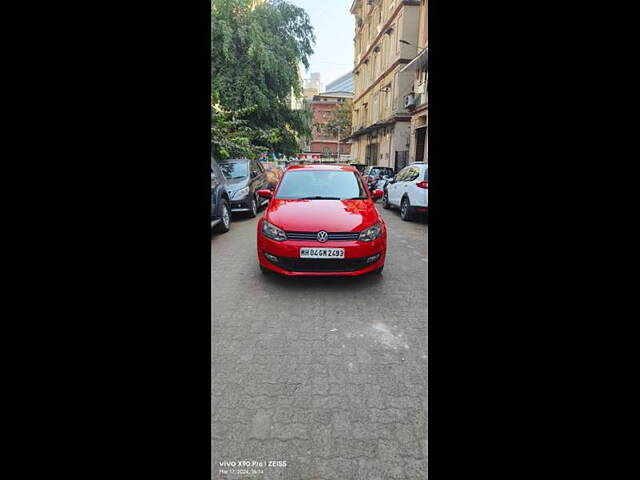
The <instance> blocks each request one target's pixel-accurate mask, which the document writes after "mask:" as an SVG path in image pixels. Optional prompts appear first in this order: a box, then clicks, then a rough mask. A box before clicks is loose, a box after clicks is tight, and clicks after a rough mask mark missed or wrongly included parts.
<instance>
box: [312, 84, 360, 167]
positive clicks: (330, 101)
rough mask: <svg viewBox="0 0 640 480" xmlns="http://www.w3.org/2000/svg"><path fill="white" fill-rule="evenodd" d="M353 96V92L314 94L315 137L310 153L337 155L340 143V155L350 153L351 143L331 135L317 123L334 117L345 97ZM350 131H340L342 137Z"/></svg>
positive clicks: (320, 123)
mask: <svg viewBox="0 0 640 480" xmlns="http://www.w3.org/2000/svg"><path fill="white" fill-rule="evenodd" d="M347 98H353V93H352V92H324V93H320V94H318V95H314V97H313V99H312V101H311V109H312V111H313V124H314V128H313V139H312V140H311V144H310V146H309V151H310V153H315V154H322V155H323V156H326V157H337V155H338V145H340V152H339V153H340V155H350V154H351V145H350V144H349V143H347V142H342V141H340V138H338V135H337V132H336V135H329V134H327V133H326V132H324V131H323V130H322V129H321V128H317V127H315V125H317V124H319V125H322V124H324V123H326V122H327V121H329V120H330V119H332V118H333V115H334V110H335V109H336V108H337V107H338V105H340V104H342V103H343V102H344V101H345V99H347ZM348 134H349V132H340V137H341V138H344V137H346V136H347V135H348Z"/></svg>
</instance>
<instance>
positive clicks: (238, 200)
mask: <svg viewBox="0 0 640 480" xmlns="http://www.w3.org/2000/svg"><path fill="white" fill-rule="evenodd" d="M218 164H219V165H220V170H222V173H223V174H224V176H225V178H226V179H227V190H228V191H229V198H230V199H231V211H232V212H234V213H236V212H246V213H247V214H248V215H249V216H250V217H255V216H256V215H257V213H258V209H259V208H260V207H262V206H263V205H264V204H266V203H267V202H268V201H269V200H268V199H266V198H260V197H258V190H260V189H263V188H267V187H268V186H269V182H268V181H267V174H266V172H265V170H264V167H263V166H262V164H261V163H260V162H258V161H257V160H249V159H247V158H234V159H228V160H221V161H219V162H218Z"/></svg>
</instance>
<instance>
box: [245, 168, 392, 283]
mask: <svg viewBox="0 0 640 480" xmlns="http://www.w3.org/2000/svg"><path fill="white" fill-rule="evenodd" d="M287 176H289V178H287ZM381 193H382V192H379V194H381ZM264 194H265V195H267V193H266V192H264ZM257 234H258V242H257V247H258V261H259V262H260V267H261V268H262V269H263V270H271V271H273V272H277V273H280V274H282V275H290V276H305V275H313V276H316V275H341V276H342V275H346V276H356V275H362V274H365V273H369V272H380V271H382V268H383V266H384V262H385V256H386V250H387V232H386V227H385V224H384V222H383V220H382V218H381V217H380V216H379V214H378V211H377V210H376V208H375V206H374V204H373V199H372V195H371V194H370V193H369V192H368V191H367V189H366V188H365V187H364V185H362V181H361V180H360V176H359V175H358V174H357V173H356V170H355V169H354V168H353V167H346V166H315V165H308V166H296V167H290V168H289V169H287V171H286V172H285V173H284V175H283V177H282V179H281V181H280V183H279V185H278V188H277V189H276V191H275V192H274V193H273V194H272V198H271V201H270V202H269V206H268V208H267V210H266V211H265V214H264V216H263V217H262V218H261V219H260V221H259V222H258V232H257Z"/></svg>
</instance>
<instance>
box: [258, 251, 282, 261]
mask: <svg viewBox="0 0 640 480" xmlns="http://www.w3.org/2000/svg"><path fill="white" fill-rule="evenodd" d="M262 253H264V256H265V257H267V260H269V261H270V262H277V261H278V257H276V256H274V255H271V254H270V253H267V252H262Z"/></svg>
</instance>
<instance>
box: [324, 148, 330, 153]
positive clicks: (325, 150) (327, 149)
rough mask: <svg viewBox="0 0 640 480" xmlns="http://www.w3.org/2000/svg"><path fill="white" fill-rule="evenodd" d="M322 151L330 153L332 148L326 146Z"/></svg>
mask: <svg viewBox="0 0 640 480" xmlns="http://www.w3.org/2000/svg"><path fill="white" fill-rule="evenodd" d="M322 151H323V152H324V153H330V152H331V150H330V149H329V147H324V148H323V149H322Z"/></svg>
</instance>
